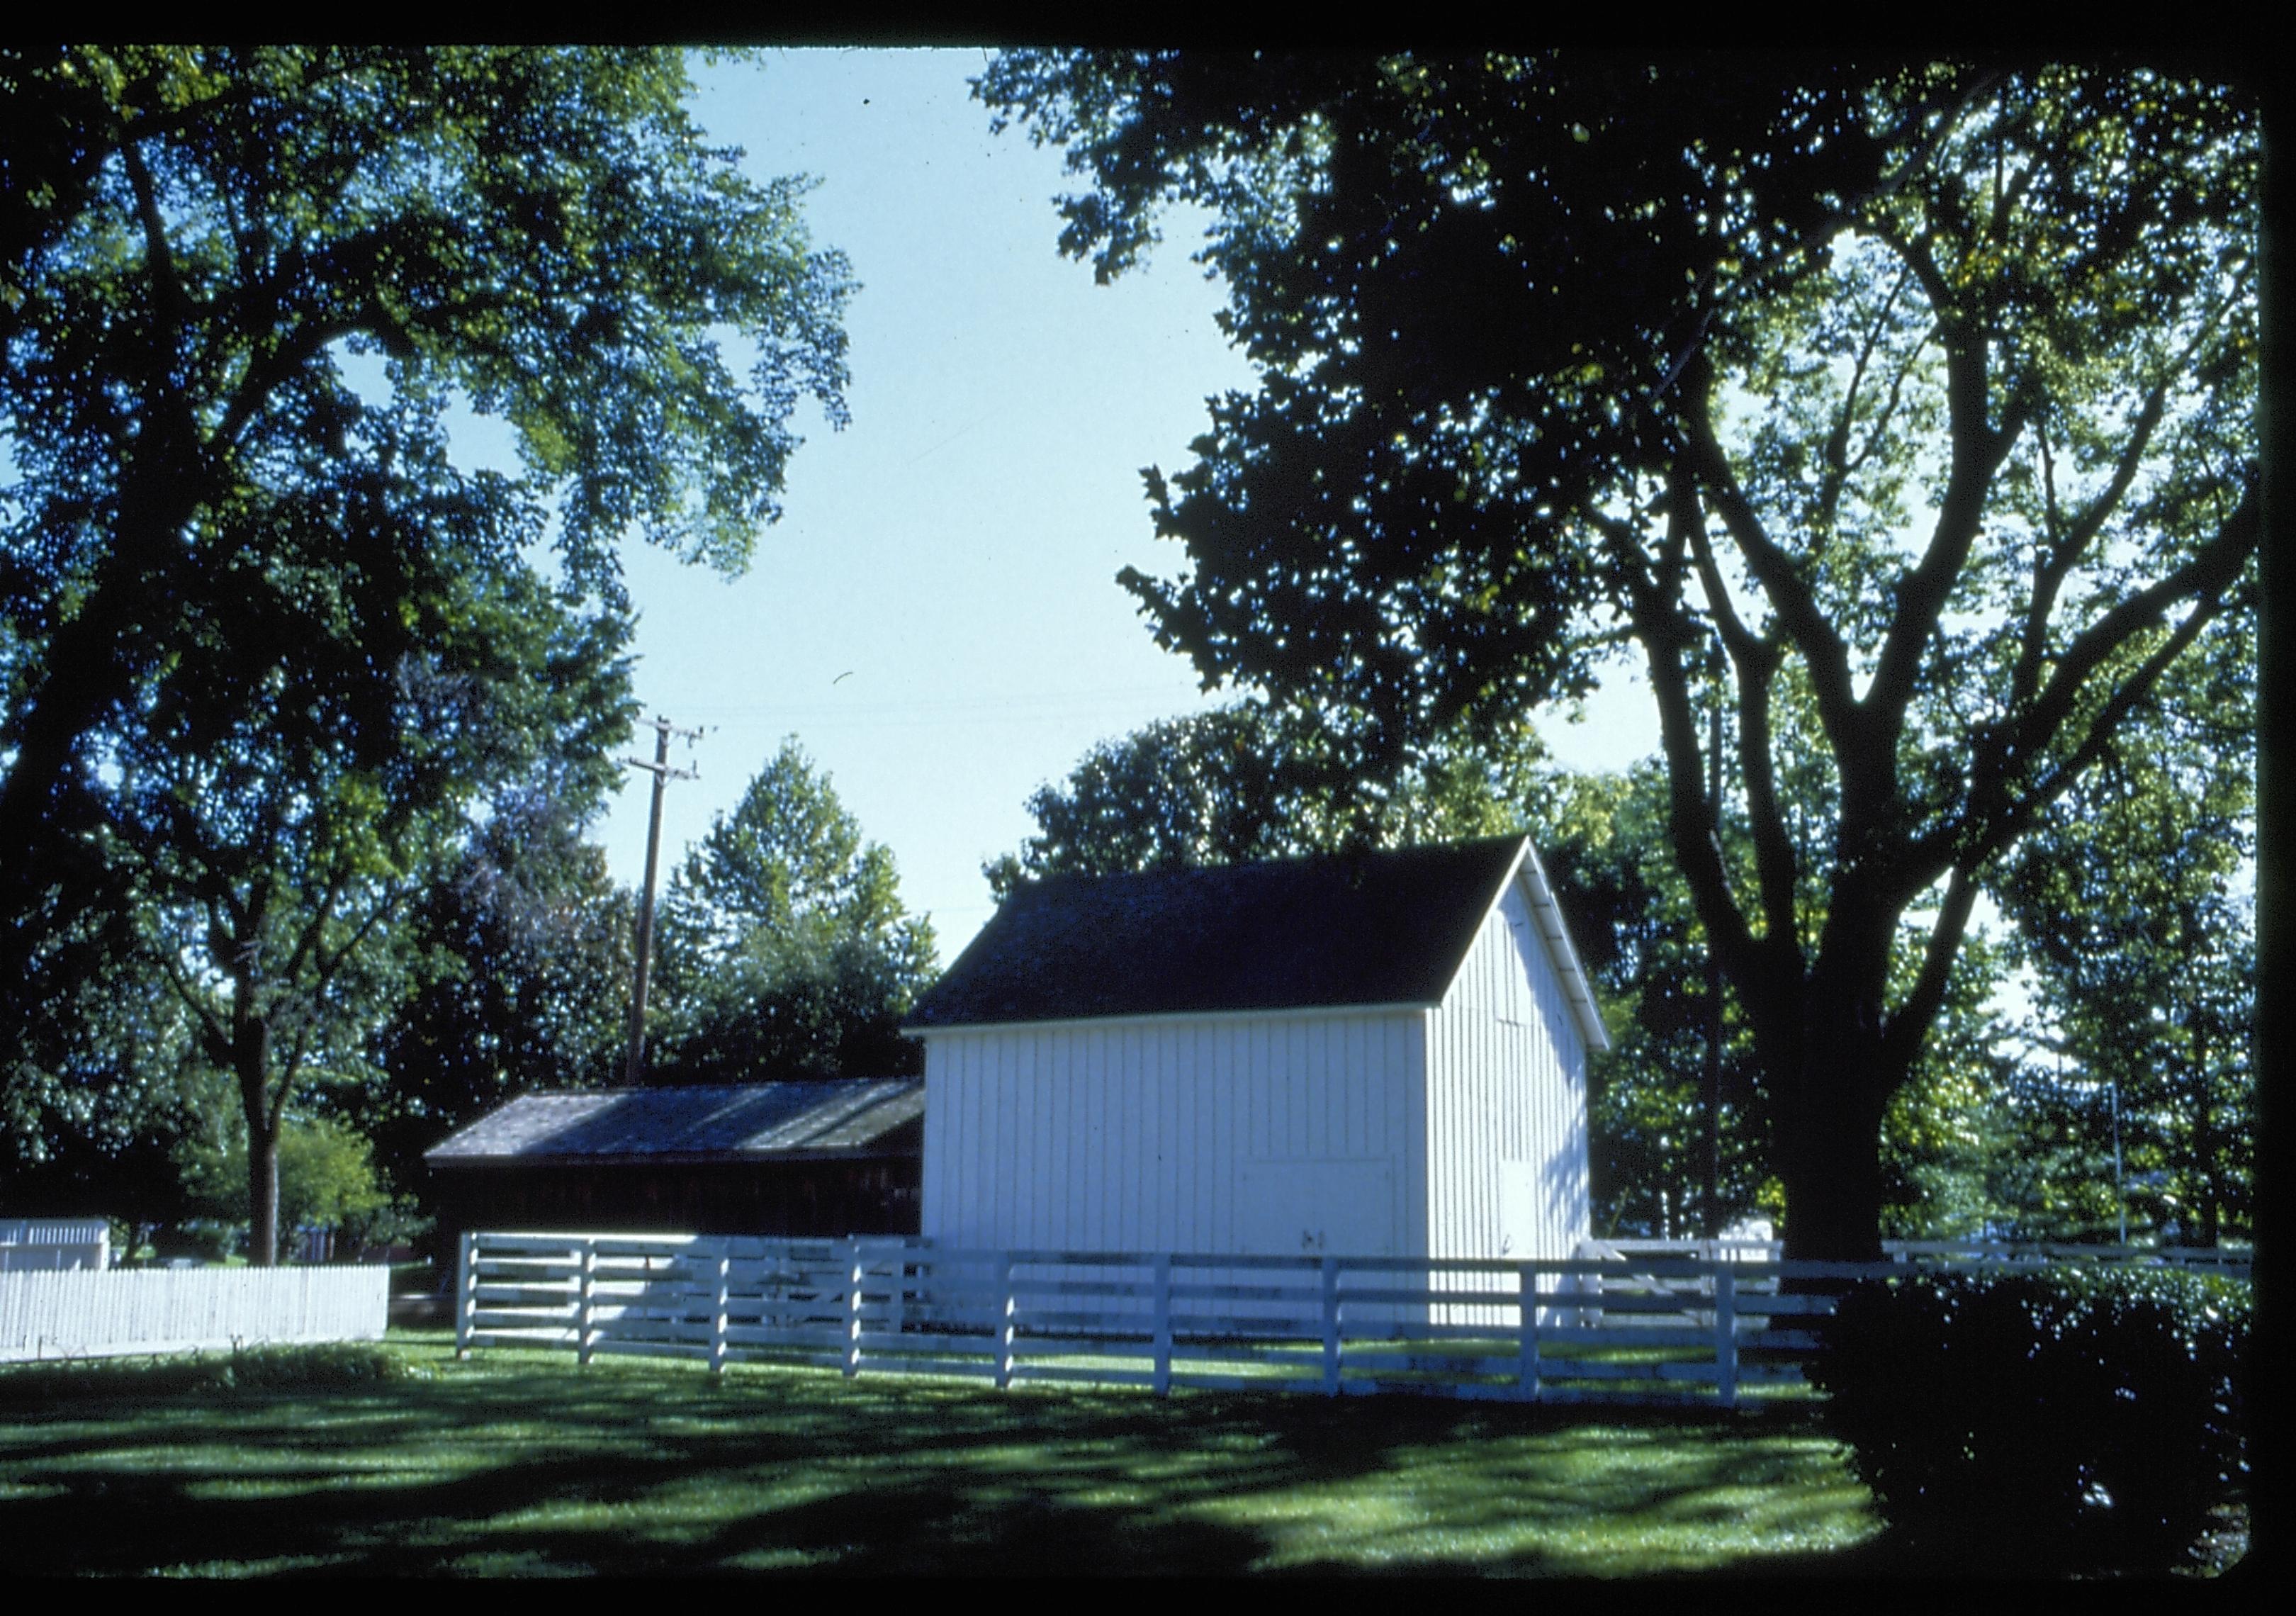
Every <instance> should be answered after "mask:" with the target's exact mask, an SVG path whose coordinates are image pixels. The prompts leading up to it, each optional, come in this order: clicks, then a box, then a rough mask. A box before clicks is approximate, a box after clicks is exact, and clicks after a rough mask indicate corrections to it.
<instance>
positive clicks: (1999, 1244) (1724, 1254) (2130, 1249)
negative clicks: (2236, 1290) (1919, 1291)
mask: <svg viewBox="0 0 2296 1616" xmlns="http://www.w3.org/2000/svg"><path fill="white" fill-rule="evenodd" d="M1784 1253H1785V1245H1784V1242H1782V1241H1776V1240H1752V1239H1734V1238H1730V1237H1727V1236H1726V1237H1724V1238H1722V1239H1719V1240H1686V1239H1685V1240H1582V1241H1580V1242H1579V1256H1581V1257H1594V1258H1613V1259H1620V1260H1622V1261H1631V1260H1634V1259H1637V1258H1644V1257H1658V1256H1665V1257H1688V1258H1695V1259H1701V1260H1703V1261H1706V1262H1736V1263H1748V1262H1754V1263H1775V1262H1777V1261H1778V1260H1780V1259H1782V1258H1783V1257H1784ZM1882 1256H1883V1257H1884V1258H1885V1259H1888V1261H1889V1262H1890V1264H1892V1265H1894V1266H1892V1267H1889V1268H1887V1269H1885V1270H1884V1272H1887V1273H1903V1272H1904V1271H1905V1269H1906V1268H1907V1267H1908V1266H1914V1267H1954V1268H1989V1267H1998V1266H2009V1267H2043V1266H2046V1265H2048V1264H2050V1263H2103V1264H2107V1265H2123V1266H2134V1267H2174V1268H2191V1269H2194V1270H2195V1271H2197V1272H2200V1273H2203V1274H2221V1275H2223V1276H2226V1277H2227V1278H2232V1279H2247V1278H2249V1277H2250V1269H2251V1264H2252V1263H2253V1262H2254V1260H2255V1256H2256V1253H2255V1251H2254V1249H2253V1248H2252V1247H2249V1246H2130V1245H2111V1246H2107V1245H2074V1244H2068V1243H2058V1242H2043V1241H1998V1240H1885V1241H1883V1242H1882Z"/></svg>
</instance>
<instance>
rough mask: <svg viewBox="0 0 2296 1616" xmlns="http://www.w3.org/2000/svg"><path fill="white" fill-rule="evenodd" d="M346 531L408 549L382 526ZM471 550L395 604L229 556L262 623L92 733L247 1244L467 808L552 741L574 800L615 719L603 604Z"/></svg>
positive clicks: (366, 1031) (445, 864) (397, 973)
mask: <svg viewBox="0 0 2296 1616" xmlns="http://www.w3.org/2000/svg"><path fill="white" fill-rule="evenodd" d="M362 537H364V538H365V546H363V548H364V552H365V554H367V555H369V556H370V557H373V558H376V559H378V560H380V559H381V558H383V557H388V556H390V555H391V554H393V552H394V551H397V552H398V554H401V555H403V556H404V555H408V552H407V551H406V550H402V549H400V547H399V546H398V545H396V544H394V542H393V540H394V537H395V535H394V533H393V531H392V530H391V529H390V527H389V524H388V523H387V522H386V523H382V524H378V526H377V528H376V529H370V530H369V531H368V532H367V533H365V535H363V536H362ZM409 559H410V560H411V556H410V558H409ZM471 571H473V570H467V569H466V570H458V571H457V572H456V573H455V574H453V575H449V576H447V577H445V578H433V579H431V580H430V583H429V587H426V589H425V590H424V592H423V593H422V594H420V595H416V596H415V597H414V601H413V602H411V603H410V602H409V601H408V600H407V598H406V595H404V594H403V593H401V592H400V591H398V590H393V591H390V592H389V593H388V594H386V595H384V597H383V599H382V600H381V601H380V602H376V601H373V600H364V599H362V598H361V597H360V595H359V593H358V591H357V587H356V586H357V581H358V580H359V578H361V577H362V574H360V573H357V572H325V573H319V574H316V575H314V574H307V573H302V572H299V571H294V570H285V569H282V568H280V567H278V566H276V565H274V566H273V567H271V568H268V569H264V570H258V569H256V568H254V567H252V566H250V567H248V568H246V569H245V570H244V576H243V577H242V590H243V593H244V595H245V596H246V597H247V599H248V609H249V610H250V611H255V612H257V613H259V614H260V615H261V617H262V618H263V619H264V620H265V621H266V623H268V624H269V625H270V627H271V628H272V629H273V631H274V632H275V633H278V634H279V635H280V637H279V638H278V639H277V640H276V641H271V640H268V639H266V638H262V637H258V636H256V635H254V634H251V633H248V632H244V631H241V630H240V629H239V628H238V627H237V626H236V625H233V624H228V623H226V624H224V625H221V626H219V627H218V630H217V632H216V633H215V634H214V636H213V637H212V638H209V639H204V640H203V641H202V642H201V644H200V645H199V650H200V652H201V654H200V655H198V656H196V657H192V658H187V659H186V660H184V661H183V662H180V663H178V664H176V666H175V667H174V668H172V669H170V670H169V672H168V676H167V677H164V678H162V679H160V680H158V681H156V682H155V683H154V684H153V685H152V687H151V695H150V698H149V700H148V703H147V708H146V711H145V714H144V723H143V726H142V728H141V729H140V730H139V731H138V732H137V733H136V734H134V735H132V736H130V737H125V738H123V740H122V741H121V742H119V744H118V745H117V747H116V748H115V751H114V753H113V757H114V759H115V761H116V765H117V767H118V768H119V783H118V784H117V785H116V786H115V787H114V789H113V791H112V792H111V801H110V802H109V803H108V804H107V806H106V821H107V831H106V843H107V846H108V848H109V849H111V851H112V853H113V855H114V857H117V858H118V859H119V861H120V862H122V863H124V864H127V865H130V866H132V867H133V868H134V869H135V872H136V878H135V891H136V893H137V897H138V900H139V903H140V906H141V907H142V911H143V914H144V915H145V917H146V922H147V925H148V926H149V928H150V931H151V939H150V951H151V957H152V961H153V963H154V964H155V965H156V966H157V968H158V969H159V970H160V972H162V973H163V974H164V975H165V977H166V978H167V980H168V981H169V982H170V983H171V984H172V985H173V987H174V988H175V989H176V994H177V996H178V997H179V998H180V999H181V1000H182V1002H183V1003H184V1005H185V1006H186V1007H187V1008H188V1009H189V1010H190V1011H191V1012H192V1014H193V1035H194V1038H195V1040H196V1042H197V1045H198V1047H199V1048H200V1051H201V1054H202V1055H204V1056H205V1057H206V1059H207V1060H209V1062H212V1063H213V1064H214V1065H215V1066H216V1067H217V1068H218V1069H220V1070H224V1071H226V1072H229V1073H230V1074H232V1077H233V1079H234V1083H235V1087H236V1098H237V1103H238V1107H239V1112H240V1117H241V1126H242V1129H243V1133H244V1136H245V1137H246V1139H247V1141H248V1154H247V1161H248V1168H249V1173H250V1178H249V1184H248V1194H249V1207H250V1212H249V1220H250V1228H251V1231H252V1234H251V1255H252V1257H253V1259H254V1260H256V1261H258V1262H269V1261H270V1260H272V1258H273V1254H274V1250H275V1247H274V1243H273V1242H274V1237H275V1225H276V1218H275V1195H276V1190H277V1185H276V1178H275V1151H276V1147H277V1144H278V1141H279V1138H280V1137H281V1129H282V1128H283V1126H284V1122H285V1120H286V1118H287V1117H288V1116H289V1114H290V1113H291V1112H293V1111H295V1110H296V1109H297V1108H298V1107H299V1105H300V1104H301V1103H303V1102H302V1096H303V1095H305V1094H306V1093H307V1091H308V1090H309V1089H310V1088H311V1087H313V1085H314V1084H315V1083H324V1082H326V1081H328V1080H332V1081H333V1082H334V1083H336V1084H338V1085H340V1084H345V1083H353V1082H357V1081H364V1080H366V1079H370V1078H371V1077H372V1076H373V1069H372V1066H371V1064H370V1062H368V1060H367V1053H368V1041H369V1039H370V1038H372V1037H373V1034H374V1032H375V1031H376V1030H377V1029H378V1027H379V1025H380V1024H381V1022H382V1021H384V1020H385V1018H386V1017H387V1015H388V1013H389V1006H390V1005H392V1004H393V1003H394V1002H396V1000H397V999H398V997H401V995H403V994H404V993H405V992H406V990H407V989H408V988H409V987H410V986H411V981H410V977H409V971H410V967H411V965H412V964H413V961H412V959H411V958H410V953H409V950H410V945H411V944H412V942H413V941H414V934H413V933H412V932H411V931H409V930H408V929H407V928H406V927H405V926H404V925H403V924H402V922H403V921H404V920H405V919H406V915H407V912H408V910H409V908H410V907H411V906H412V905H413V903H414V900H415V899H416V898H418V897H419V895H420V894H421V893H422V891H423V890H425V889H426V888H427V887H428V886H430V885H431V884H432V883H435V882H439V881H440V880H443V879H445V878H446V877H447V874H448V873H449V872H450V871H451V869H452V868H453V864H454V860H455V853H456V850H457V849H458V848H459V847H460V845H461V843H462V841H463V836H464V833H465V831H466V827H467V821H466V818H465V813H466V810H467V809H468V808H470V807H471V804H472V802H473V801H474V800H476V799H477V798H478V797H479V796H480V793H481V792H484V791H485V790H486V789H487V788H488V786H489V785H491V784H494V783H500V782H504V781H509V780H515V779H518V778H521V777H523V776H525V775H528V774H529V773H530V772H532V771H533V770H534V769H535V768H536V767H537V766H538V765H539V764H541V763H542V762H544V761H545V760H549V761H555V760H558V759H565V758H567V757H568V756H569V755H570V754H572V755H573V756H575V757H577V758H586V759H587V764H588V767H589V770H590V773H591V774H592V775H593V776H594V777H595V776H597V775H599V774H600V772H601V771H602V770H603V767H604V764H603V759H600V758H599V757H598V756H597V753H596V751H595V749H594V736H595V735H596V734H597V732H598V731H599V729H600V728H601V726H619V725H620V724H623V723H626V722H627V713H628V695H627V690H628V685H627V681H628V672H627V664H626V663H625V662H624V661H623V660H622V659H621V656H620V649H621V645H622V643H623V638H624V636H625V634H626V629H625V627H624V625H623V623H622V621H621V620H620V619H614V618H600V619H579V618H576V617H574V616H573V615H572V614H570V613H569V612H568V611H566V610H565V609H564V607H563V605H562V603H560V602H558V601H557V600H556V599H554V598H553V596H552V595H550V593H549V592H548V591H547V590H545V588H544V587H542V586H541V585H540V584H539V583H538V582H537V580H536V579H535V578H533V577H532V575H531V574H530V573H529V572H528V571H527V570H526V569H525V567H524V565H523V563H522V562H519V561H518V560H517V558H516V556H515V555H514V554H502V555H500V556H498V557H497V558H496V567H495V569H494V570H492V572H491V575H488V574H487V573H480V574H478V575H477V576H471ZM394 629H396V631H397V632H396V633H394V632H393V631H394ZM298 630H301V631H302V632H298ZM590 789H591V793H592V795H593V796H594V795H595V794H596V784H595V783H594V782H593V783H592V785H591V788H590Z"/></svg>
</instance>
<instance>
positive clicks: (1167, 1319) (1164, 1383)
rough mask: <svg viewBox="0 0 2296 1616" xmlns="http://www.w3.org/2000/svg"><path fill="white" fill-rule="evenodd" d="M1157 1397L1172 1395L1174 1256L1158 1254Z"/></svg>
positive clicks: (1156, 1284)
mask: <svg viewBox="0 0 2296 1616" xmlns="http://www.w3.org/2000/svg"><path fill="white" fill-rule="evenodd" d="M1154 1268H1155V1290H1156V1302H1155V1306H1156V1319H1155V1331H1156V1395H1157V1396H1158V1397H1169V1396H1171V1394H1172V1254H1171V1253H1170V1252H1169V1251H1159V1252H1157V1253H1156V1261H1155V1264H1154Z"/></svg>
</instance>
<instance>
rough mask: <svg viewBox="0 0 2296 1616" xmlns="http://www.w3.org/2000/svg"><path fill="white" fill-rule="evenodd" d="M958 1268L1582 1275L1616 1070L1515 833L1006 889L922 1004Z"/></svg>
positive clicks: (940, 1200) (928, 1125)
mask: <svg viewBox="0 0 2296 1616" xmlns="http://www.w3.org/2000/svg"><path fill="white" fill-rule="evenodd" d="M906 1030H907V1031H908V1032H910V1033H911V1034H912V1035H914V1036H915V1037H918V1038H922V1040H923V1041H924V1045H925V1095H926V1098H925V1122H924V1158H923V1162H922V1172H923V1178H922V1233H923V1234H924V1235H925V1236H926V1237H927V1238H928V1239H931V1240H932V1241H933V1242H935V1243H938V1244H939V1245H941V1246H943V1247H945V1248H947V1247H964V1248H996V1249H1005V1250H1011V1249H1034V1250H1039V1251H1044V1250H1061V1251H1176V1252H1200V1253H1217V1254H1227V1253H1267V1254H1270V1255H1274V1254H1298V1253H1301V1252H1328V1253H1330V1254H1333V1255H1339V1256H1375V1257H1417V1256H1429V1257H1515V1258H1544V1257H1555V1258H1560V1257H1570V1256H1571V1255H1573V1254H1575V1251H1576V1249H1577V1245H1578V1243H1579V1240H1581V1239H1582V1238H1584V1237H1585V1236H1586V1235H1587V1234H1588V1233H1589V1230H1588V1226H1587V1212H1588V1208H1587V1052H1588V1051H1589V1050H1590V1049H1599V1048H1607V1047H1608V1046H1609V1041H1608V1038H1607V1037H1606V1036H1605V1034H1604V1031H1603V1021H1602V1017H1601V1015H1600V1014H1599V1013H1598V1012H1597V1010H1596V1008H1595V1003H1594V999H1593V997H1592V995H1591V994H1590V993H1589V992H1588V989H1587V978H1586V974H1585V972H1583V971H1582V970H1581V969H1580V967H1579V960H1578V956H1577V954H1576V951H1575V950H1574V949H1573V948H1572V947H1571V945H1570V938H1569V936H1568V935H1567V934H1566V932H1565V931H1564V927H1563V923H1562V914H1561V912H1560V911H1559V909H1558V908H1557V907H1556V905H1555V901H1554V893H1553V891H1552V890H1550V889H1549V887H1548V885H1547V882H1546V874H1545V873H1544V872H1543V871H1542V870H1541V869H1540V867H1539V863H1538V855H1537V853H1536V852H1534V851H1533V850H1532V848H1531V846H1530V843H1529V841H1528V839H1526V838H1523V837H1504V838H1495V839H1490V840H1486V841H1470V842H1461V843H1456V844H1451V845H1446V846H1437V847H1420V848H1410V849H1400V850H1397V851H1391V852H1374V853H1363V854H1355V855H1342V856H1335V857H1320V858H1304V859H1289V860H1283V861H1278V862H1273V863H1266V864H1254V865H1234V866H1229V867H1226V868H1216V869H1186V870H1169V871H1159V872H1152V873H1149V874H1133V875H1114V876H1104V877H1084V876H1058V877H1054V878H1051V879H1048V880H1045V881H1041V882H1034V883H1031V884H1029V885H1027V886H1024V887H1022V888H1021V889H1020V890H1018V891H1016V892H1014V893H1013V896H1012V897H1010V898H1008V899H1007V900H1006V901H1005V904H1004V905H1003V906H1002V907H1001V908H999V909H998V911H997V913H996V917H995V918H994V919H992V920H991V921H990V922H989V923H988V925H987V926H986V927H984V928H983V929H982V931H981V932H980V935H979V936H978V937H977V938H975V939H973V941H972V946H971V947H968V948H966V949H965V951H964V954H963V955H962V956H959V958H958V959H957V961H956V963H955V964H954V965H952V966H951V967H950V968H949V970H948V972H947V974H946V975H945V976H944V977H942V979H941V980H940V981H939V984H938V985H937V986H935V987H934V988H932V990H931V992H929V993H928V994H926V995H925V996H924V997H923V998H922V1000H921V1001H920V1002H919V1004H918V1005H917V1007H916V1010H915V1012H914V1014H913V1015H912V1017H911V1019H910V1021H909V1023H908V1025H907V1027H906Z"/></svg>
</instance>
